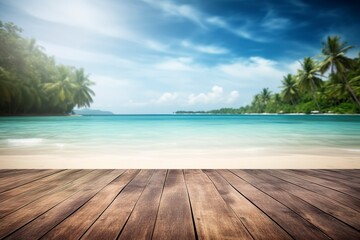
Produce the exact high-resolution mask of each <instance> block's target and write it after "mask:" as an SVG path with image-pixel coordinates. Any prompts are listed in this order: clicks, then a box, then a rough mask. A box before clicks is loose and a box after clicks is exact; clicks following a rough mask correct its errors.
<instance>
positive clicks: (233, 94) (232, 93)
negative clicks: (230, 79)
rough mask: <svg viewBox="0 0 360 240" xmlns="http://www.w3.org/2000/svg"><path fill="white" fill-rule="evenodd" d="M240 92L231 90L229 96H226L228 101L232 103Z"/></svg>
mask: <svg viewBox="0 0 360 240" xmlns="http://www.w3.org/2000/svg"><path fill="white" fill-rule="evenodd" d="M239 96H240V94H239V92H238V91H232V92H231V93H230V94H229V96H228V97H227V102H228V103H233V102H235V101H236V100H237V99H238V98H239Z"/></svg>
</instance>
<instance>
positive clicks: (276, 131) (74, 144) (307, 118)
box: [0, 115, 360, 157]
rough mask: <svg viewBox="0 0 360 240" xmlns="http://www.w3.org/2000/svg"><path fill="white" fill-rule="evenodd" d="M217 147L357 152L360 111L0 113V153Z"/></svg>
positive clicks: (176, 150) (206, 149)
mask: <svg viewBox="0 0 360 240" xmlns="http://www.w3.org/2000/svg"><path fill="white" fill-rule="evenodd" d="M185 150H191V151H195V152H197V153H206V152H208V153H211V151H215V150H221V151H228V152H231V151H233V150H236V153H237V154H238V153H239V152H240V153H243V154H257V153H268V152H277V153H284V154H286V153H293V152H299V153H305V154H306V153H309V154H310V153H311V154H314V153H315V154H316V153H317V152H319V153H320V152H323V151H324V150H326V151H329V152H332V153H334V154H337V153H338V154H342V153H346V152H347V153H352V154H359V155H360V116H345V115H342V116H338V115H114V116H74V117H2V118H0V157H1V155H26V154H54V155H56V154H59V155H61V154H108V153H112V154H128V153H131V154H134V153H137V154H138V155H139V154H140V155H141V154H145V155H146V154H147V153H150V152H152V153H154V152H157V151H159V152H160V151H169V152H173V153H178V154H181V152H182V151H185Z"/></svg>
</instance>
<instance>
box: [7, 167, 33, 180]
mask: <svg viewBox="0 0 360 240" xmlns="http://www.w3.org/2000/svg"><path fill="white" fill-rule="evenodd" d="M0 171H1V170H0ZM37 171H38V170H36V169H11V170H3V169H2V171H1V172H0V178H5V177H10V176H20V175H21V174H26V173H31V172H37Z"/></svg>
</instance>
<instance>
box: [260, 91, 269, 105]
mask: <svg viewBox="0 0 360 240" xmlns="http://www.w3.org/2000/svg"><path fill="white" fill-rule="evenodd" d="M260 99H261V101H262V103H263V104H264V105H266V104H267V103H268V102H269V101H270V99H271V91H269V88H263V90H262V91H261V92H260Z"/></svg>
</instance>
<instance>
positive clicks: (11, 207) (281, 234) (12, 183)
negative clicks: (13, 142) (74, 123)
mask: <svg viewBox="0 0 360 240" xmlns="http://www.w3.org/2000/svg"><path fill="white" fill-rule="evenodd" d="M3 238H5V239H40V238H41V239H62V240H63V239H80V238H82V239H276V240H279V239H357V240H358V239H360V170H356V169H354V170H232V169H231V170H187V169H186V170H181V169H178V170H136V169H130V170H79V169H73V170H25V169H23V170H19V169H18V170H5V169H4V170H0V239H3Z"/></svg>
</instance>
